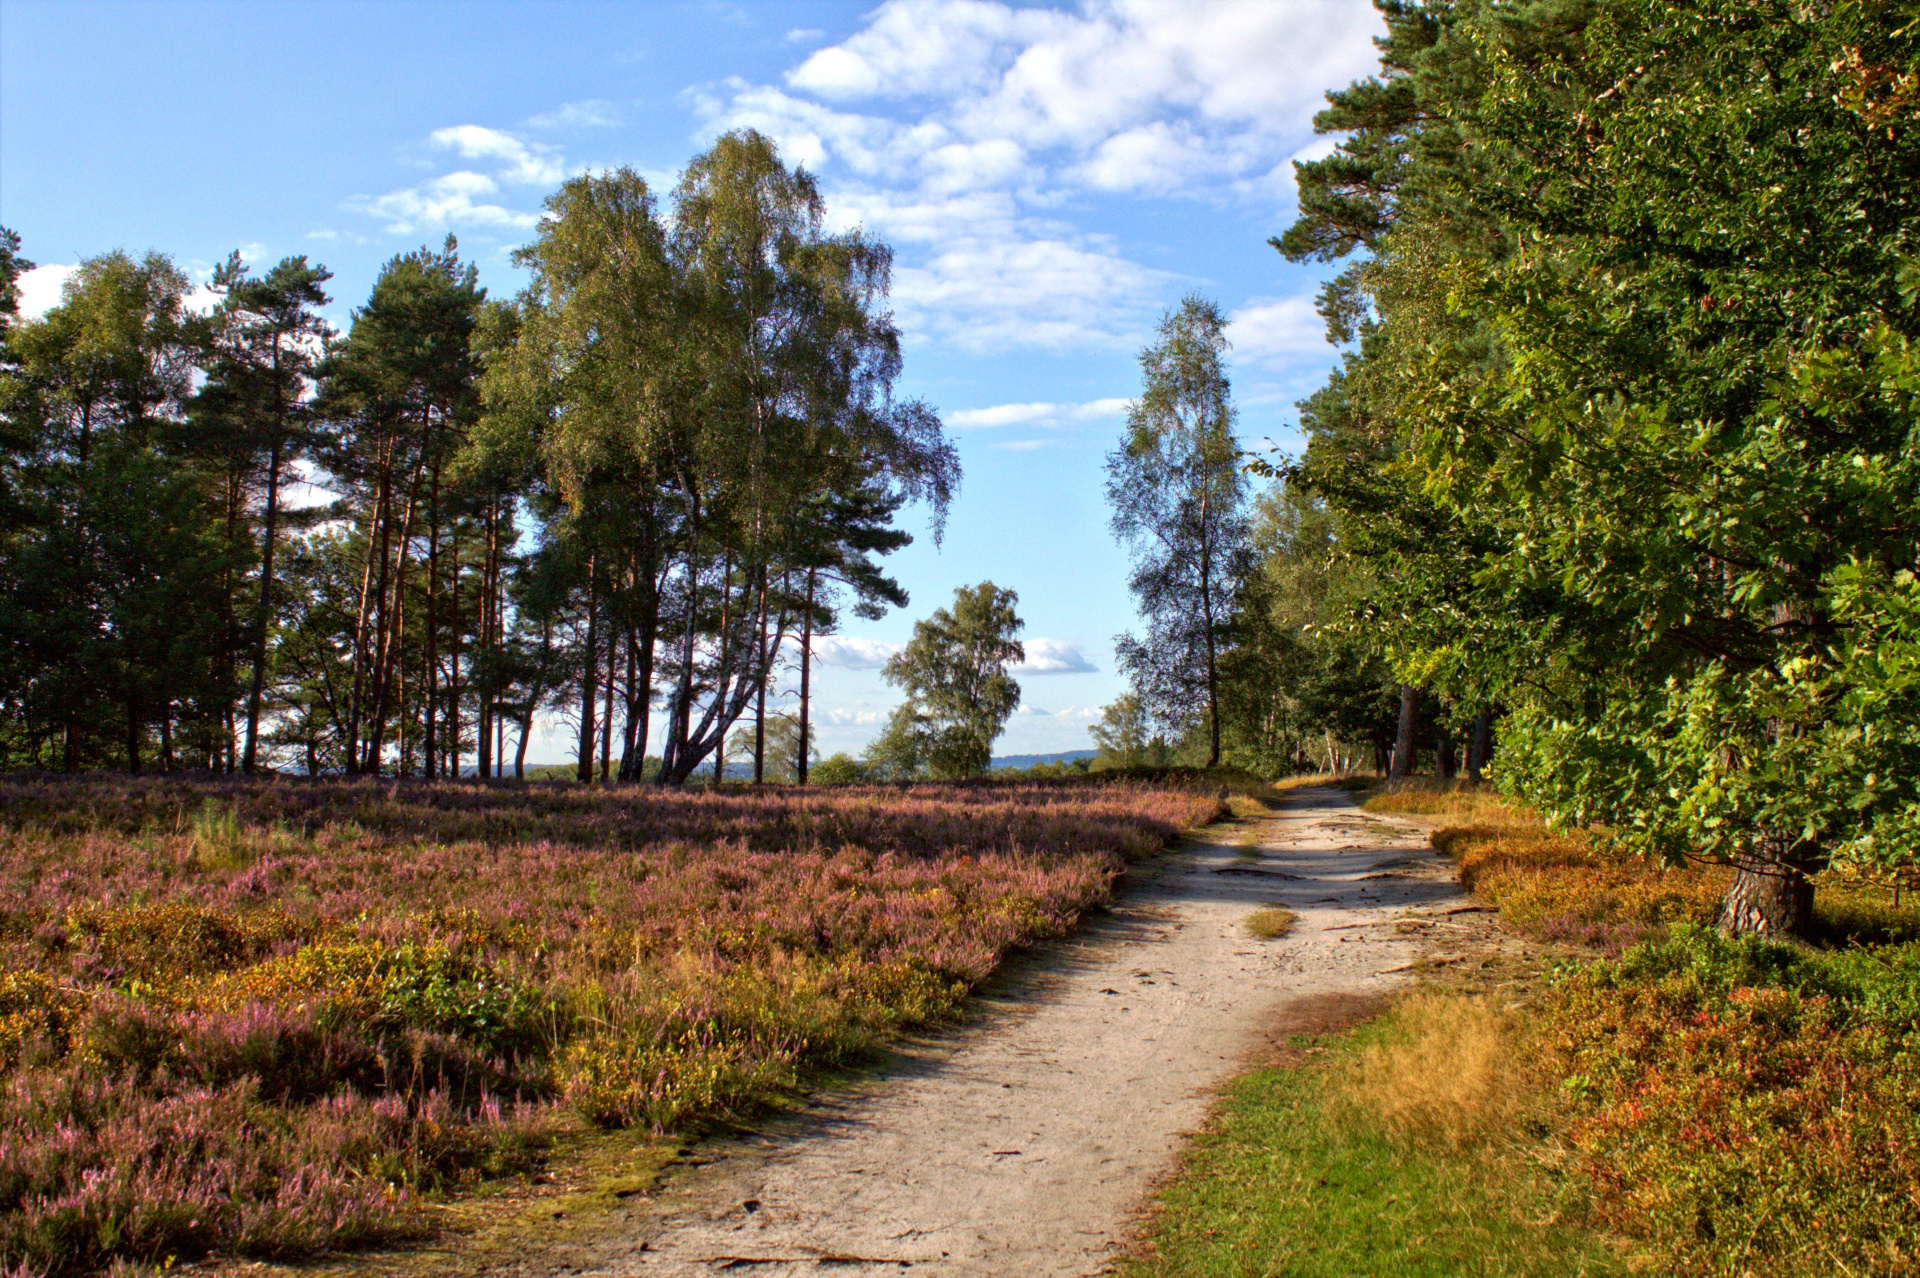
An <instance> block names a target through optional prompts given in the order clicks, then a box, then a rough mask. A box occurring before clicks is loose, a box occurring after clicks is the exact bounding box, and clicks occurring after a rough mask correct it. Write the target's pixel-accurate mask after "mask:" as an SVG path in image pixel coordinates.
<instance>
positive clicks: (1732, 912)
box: [1720, 835, 1814, 937]
mask: <svg viewBox="0 0 1920 1278" xmlns="http://www.w3.org/2000/svg"><path fill="white" fill-rule="evenodd" d="M1812 852H1813V849H1811V848H1809V847H1808V846H1807V845H1805V844H1798V845H1796V844H1793V843H1791V842H1790V840H1789V839H1788V838H1787V837H1786V836H1784V835H1774V836H1762V837H1759V838H1756V839H1755V840H1754V842H1753V848H1752V851H1751V852H1750V853H1749V854H1748V855H1746V856H1743V857H1741V858H1740V859H1739V860H1738V861H1737V862H1735V866H1736V868H1737V871H1738V872H1737V873H1736V874H1735V875H1734V879H1733V886H1732V887H1730V888H1728V889H1727V894H1726V896H1725V897H1723V898H1722V899H1721V902H1720V930H1721V931H1723V932H1726V933H1728V934H1730V935H1733V936H1768V937H1789V936H1805V935H1806V934H1807V933H1808V931H1809V930H1810V929H1811V928H1812V926H1813V883H1812V881H1811V880H1810V879H1808V878H1807V870H1808V869H1809V867H1810V865H1811V863H1812V861H1813V860H1814V858H1813V856H1812Z"/></svg>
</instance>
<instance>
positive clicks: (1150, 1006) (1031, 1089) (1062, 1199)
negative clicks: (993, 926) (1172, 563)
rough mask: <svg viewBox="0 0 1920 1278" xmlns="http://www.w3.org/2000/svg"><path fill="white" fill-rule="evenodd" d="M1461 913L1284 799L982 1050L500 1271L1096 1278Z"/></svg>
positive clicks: (1145, 905)
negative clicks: (1235, 1117) (1232, 1103)
mask: <svg viewBox="0 0 1920 1278" xmlns="http://www.w3.org/2000/svg"><path fill="white" fill-rule="evenodd" d="M1129 877H1130V878H1136V877H1140V876H1138V875H1135V876H1129ZM1270 904H1280V905H1285V906H1286V907H1287V908H1289V909H1291V910H1293V911H1294V912H1295V913H1296V914H1298V915H1299V922H1298V923H1297V924H1296V925H1295V926H1294V928H1293V930H1292V932H1291V933H1290V934H1289V935H1287V936H1286V937H1284V938H1281V939H1278V940H1272V941H1258V940H1255V939H1253V938H1252V937H1251V936H1250V935H1249V934H1248V932H1247V931H1246V929H1245V926H1244V923H1245V920H1246V918H1247V916H1248V915H1250V914H1251V913H1253V912H1254V911H1255V910H1256V909H1259V908H1261V907H1263V906H1266V905H1270ZM1464 905H1465V898H1464V897H1463V896H1461V894H1460V890H1459V887H1458V885H1457V884H1456V883H1455V882H1454V881H1453V878H1452V874H1451V872H1450V870H1449V868H1448V867H1447V866H1446V865H1445V863H1443V862H1442V861H1440V860H1439V858H1437V857H1436V856H1435V855H1434V854H1433V853H1432V852H1430V851H1428V850H1427V847H1426V839H1425V834H1424V827H1421V826H1418V825H1416V824H1414V823H1412V822H1408V821H1400V820H1396V819H1393V818H1380V817H1373V816H1370V815H1368V814H1365V813H1363V812H1361V811H1360V810H1359V809H1358V808H1356V807H1355V806H1354V805H1353V804H1352V802H1351V800H1350V799H1349V798H1348V797H1347V796H1346V795H1345V794H1343V793H1341V792H1339V791H1336V790H1322V789H1303V790H1295V791H1292V792H1291V793H1290V795H1289V798H1288V802H1287V806H1286V807H1285V808H1284V809H1283V810H1281V811H1280V812H1277V813H1275V814H1272V815H1270V816H1267V817H1263V818H1255V819H1252V820H1248V821H1243V822H1240V823H1238V824H1236V825H1233V826H1225V827H1214V828H1212V829H1210V830H1208V831H1207V833H1206V836H1205V838H1204V839H1200V840H1195V841H1193V842H1191V843H1189V844H1187V845H1186V846H1184V847H1183V848H1182V849H1180V850H1179V851H1177V852H1175V853H1172V854H1170V855H1169V856H1167V857H1166V858H1164V859H1163V860H1162V861H1161V862H1159V863H1158V864H1157V866H1156V868H1155V869H1153V870H1151V871H1149V872H1148V874H1147V875H1146V876H1144V880H1143V881H1140V882H1137V883H1133V884H1131V885H1130V886H1129V887H1127V889H1126V890H1125V891H1123V892H1122V893H1121V894H1120V897H1119V899H1118V900H1117V902H1116V904H1115V907H1114V909H1113V910H1112V911H1111V912H1110V913H1107V914H1104V915H1102V916H1100V917H1098V918H1095V919H1091V920H1089V921H1088V923H1087V924H1086V925H1085V926H1084V927H1082V928H1081V929H1080V931H1079V932H1078V933H1076V935H1075V938H1074V939H1073V940H1072V941H1070V942H1068V943H1065V944H1062V945H1058V946H1054V947H1049V949H1048V950H1047V951H1046V953H1045V954H1044V955H1042V956H1040V957H1039V958H1038V959H1037V960H1036V961H1033V962H1030V963H1026V964H1023V965H1020V967H1019V968H1018V969H1017V970H1015V971H1012V972H1011V973H1010V974H1009V975H1008V976H1006V977H1005V978H1002V979H999V980H996V981H995V982H994V983H993V985H992V986H991V987H990V988H989V989H987V990H986V991H984V997H983V999H982V1004H983V1014H982V1015H981V1016H980V1017H978V1018H977V1019H976V1020H975V1021H973V1022H972V1023H970V1024H969V1025H968V1026H967V1027H966V1028H964V1029H962V1030H959V1031H956V1032H954V1033H952V1034H948V1035H944V1036H940V1037H937V1038H932V1039H928V1040H925V1041H921V1042H916V1043H912V1044H909V1045H908V1046H907V1047H906V1048H905V1049H903V1051H902V1052H901V1054H900V1058H899V1060H898V1062H897V1063H896V1065H895V1067H893V1068H889V1069H887V1070H884V1071H881V1072H880V1073H879V1074H877V1075H876V1076H875V1077H874V1078H872V1079H870V1080H869V1081H866V1082H864V1083H860V1084H856V1085H854V1086H853V1087H851V1088H849V1089H847V1090H845V1091H842V1092H839V1093H836V1094H834V1095H831V1096H826V1097H822V1098H821V1099H820V1100H819V1101H817V1102H816V1103H815V1104H813V1105H812V1106H810V1107H809V1108H808V1109H806V1110H805V1111H803V1112H802V1113H800V1114H798V1115H796V1116H794V1117H792V1118H790V1119H786V1120H783V1121H781V1122H778V1123H776V1124H774V1125H773V1126H771V1127H770V1128H769V1129H768V1130H766V1131H764V1132H761V1133H758V1134H756V1135H754V1136H752V1137H750V1138H745V1139H741V1140H737V1141H731V1142H723V1143H721V1144H719V1145H717V1146H713V1147H703V1148H702V1150H701V1157H700V1160H699V1162H700V1163H701V1165H698V1166H693V1167H688V1168H683V1169H680V1170H679V1171H677V1172H676V1173H675V1174H673V1175H672V1176H670V1177H669V1178H668V1179H667V1180H666V1181H665V1182H664V1183H663V1186H662V1187H661V1189H660V1190H659V1191H658V1192H657V1193H655V1194H652V1195H636V1196H635V1197H634V1198H633V1200H631V1201H630V1202H629V1203H628V1204H626V1205H624V1206H623V1207H622V1208H621V1209H620V1211H618V1212H617V1213H615V1214H614V1215H613V1216H611V1217H609V1218H608V1219H607V1220H606V1221H605V1222H604V1229H595V1230H594V1231H593V1233H592V1235H591V1236H589V1237H586V1238H578V1239H575V1240H573V1241H571V1242H569V1243H567V1244H565V1245H563V1246H561V1247H558V1248H555V1249H553V1250H550V1251H548V1252H545V1253H544V1254H541V1255H539V1256H526V1255H522V1256H521V1257H520V1258H518V1259H517V1260H515V1261H514V1262H512V1263H509V1264H505V1265H497V1266H495V1267H493V1268H491V1269H488V1270H486V1272H487V1273H490V1274H494V1275H500V1276H501V1278H507V1276H509V1275H511V1276H513V1278H533V1276H535V1275H539V1276H541V1278H544V1276H546V1275H552V1274H561V1273H584V1274H603V1275H635V1276H640V1275H647V1276H652V1275H660V1276H662V1278H667V1276H679V1275H711V1274H717V1273H723V1272H725V1273H750V1274H755V1275H767V1276H768V1278H785V1276H787V1275H795V1276H797V1275H816V1274H828V1273H830V1274H834V1275H848V1276H857V1278H864V1276H866V1275H879V1274H898V1273H902V1272H906V1271H911V1272H913V1273H916V1274H919V1273H925V1274H936V1275H988V1274H992V1275H1063V1276H1064V1275H1081V1274H1097V1273H1100V1272H1102V1271H1104V1270H1105V1269H1106V1268H1107V1266H1108V1264H1109V1262H1110V1261H1111V1260H1112V1259H1113V1257H1115V1256H1116V1255H1117V1254H1119V1252H1120V1251H1121V1250H1122V1249H1123V1248H1124V1247H1125V1246H1126V1244H1127V1241H1128V1238H1129V1234H1130V1230H1131V1227H1132V1223H1133V1222H1134V1221H1135V1220H1136V1219H1137V1213H1138V1211H1139V1210H1140V1208H1141V1207H1142V1205H1143V1204H1144V1202H1145V1201H1146V1199H1147V1197H1148V1195H1149V1194H1150V1192H1151V1190H1152V1187H1153V1185H1154V1183H1155V1181H1156V1179H1157V1178H1159V1177H1161V1176H1163V1175H1164V1174H1166V1173H1167V1172H1168V1171H1169V1170H1171V1168H1172V1166H1173V1165H1174V1161H1175V1158H1176V1155H1177V1153H1178V1151H1179V1149H1180V1147H1181V1145H1182V1142H1183V1139H1184V1135H1185V1134H1186V1133H1189V1132H1191V1131H1193V1130H1194V1129H1195V1128H1197V1127H1199V1126H1200V1124H1201V1123H1202V1121H1203V1120H1204V1118H1205V1116H1206V1112H1207V1107H1208V1104H1209V1100H1210V1097H1211V1094H1212V1092H1213V1091H1214V1089H1215V1088H1217V1087H1218V1086H1219V1085H1220V1084H1221V1083H1222V1082H1224V1081H1225V1080H1226V1079H1227V1078H1229V1077H1231V1076H1232V1075H1233V1074H1235V1073H1236V1072H1238V1071H1239V1069H1241V1068H1242V1067H1243V1066H1244V1064H1245V1062H1246V1061H1247V1059H1248V1058H1249V1057H1250V1056H1251V1055H1253V1054H1255V1053H1257V1052H1259V1051H1260V1050H1261V1049H1262V1048H1263V1046H1265V1045H1266V1043H1267V1042H1268V1041H1269V1039H1270V1038H1271V1036H1272V1035H1273V1034H1275V1033H1276V1032H1279V1030H1280V1029H1282V1028H1283V1027H1285V1026H1286V1025H1287V1024H1288V1019H1287V1016H1286V1014H1285V1013H1286V1009H1287V1008H1288V1006H1289V1005H1290V1004H1291V1005H1293V1006H1295V1007H1301V1006H1305V1005H1307V1003H1310V1002H1311V1001H1313V1000H1315V999H1319V1000H1321V1001H1323V1002H1324V1000H1325V997H1326V996H1329V995H1366V994H1369V993H1376V992H1380V991H1384V990H1386V989H1388V988H1390V987H1391V986H1392V985H1393V984H1394V983H1395V982H1397V981H1400V980H1404V979H1405V969H1406V968H1407V967H1408V966H1409V964H1410V962H1411V960H1412V958H1413V956H1414V954H1415V953H1416V952H1417V951H1419V950H1422V949H1426V948H1428V947H1430V946H1431V943H1432V941H1433V939H1434V937H1435V934H1436V932H1437V931H1442V930H1444V929H1443V924H1442V923H1441V921H1442V920H1444V919H1446V918H1447V917H1449V913H1450V912H1455V911H1459V910H1460V909H1461V907H1463V906H1464ZM1303 1000H1304V1002H1303Z"/></svg>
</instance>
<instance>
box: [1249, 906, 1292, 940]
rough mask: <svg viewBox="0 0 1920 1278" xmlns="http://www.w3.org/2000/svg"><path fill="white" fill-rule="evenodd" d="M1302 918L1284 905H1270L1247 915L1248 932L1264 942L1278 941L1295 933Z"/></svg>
mask: <svg viewBox="0 0 1920 1278" xmlns="http://www.w3.org/2000/svg"><path fill="white" fill-rule="evenodd" d="M1299 921H1300V916H1299V915H1297V914H1295V913H1294V912H1293V911H1292V910H1289V909H1288V908H1287V907H1286V906H1284V905H1270V906H1268V907H1266V908H1265V909H1263V910H1255V911H1254V912H1253V913H1251V914H1249V915H1247V931H1248V932H1250V933H1252V934H1253V935H1254V936H1255V937H1257V938H1259V939H1260V940H1262V941H1277V940H1279V939H1280V938H1281V937H1283V936H1285V935H1286V934H1287V933H1289V932H1291V931H1293V925H1294V924H1295V923H1297V922H1299Z"/></svg>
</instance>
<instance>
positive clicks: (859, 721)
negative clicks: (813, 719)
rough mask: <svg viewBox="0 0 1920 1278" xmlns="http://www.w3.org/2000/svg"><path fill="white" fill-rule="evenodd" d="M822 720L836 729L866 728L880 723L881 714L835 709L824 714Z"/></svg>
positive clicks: (876, 711)
mask: <svg viewBox="0 0 1920 1278" xmlns="http://www.w3.org/2000/svg"><path fill="white" fill-rule="evenodd" d="M820 718H821V720H822V721H823V722H824V723H826V724H828V725H829V726H831V727H835V728H866V727H872V726H873V725H874V724H876V723H879V722H880V712H879V711H878V710H843V709H839V708H834V709H830V710H827V711H825V712H823V713H822V714H821V716H820Z"/></svg>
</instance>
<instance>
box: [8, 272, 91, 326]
mask: <svg viewBox="0 0 1920 1278" xmlns="http://www.w3.org/2000/svg"><path fill="white" fill-rule="evenodd" d="M79 269H80V265H79V263H77V262H76V263H72V264H69V265H58V264H49V265H46V266H36V267H34V268H33V269H32V270H31V271H27V272H25V273H23V274H22V275H21V276H20V279H19V281H18V287H19V290H20V314H21V317H22V318H24V319H38V318H40V317H41V316H42V315H45V314H46V313H47V312H48V311H50V310H52V309H53V308H54V307H56V306H58V305H60V289H61V286H63V285H64V284H65V283H66V282H67V279H68V277H70V276H71V275H72V274H73V273H74V272H75V271H77V270H79Z"/></svg>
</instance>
